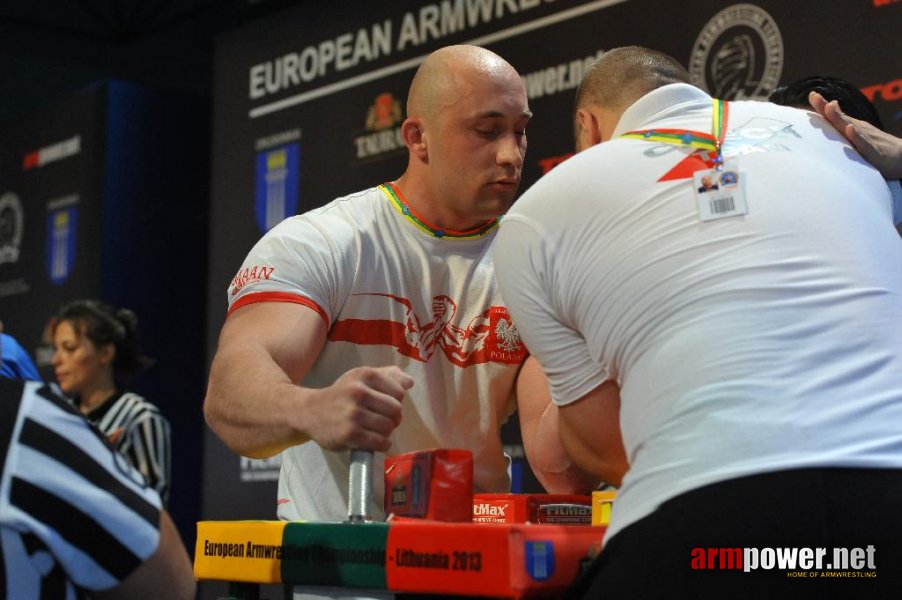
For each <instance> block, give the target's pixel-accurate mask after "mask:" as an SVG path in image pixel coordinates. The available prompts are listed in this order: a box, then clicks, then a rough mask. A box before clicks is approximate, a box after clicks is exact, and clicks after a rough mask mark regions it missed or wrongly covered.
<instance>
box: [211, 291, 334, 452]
mask: <svg viewBox="0 0 902 600" xmlns="http://www.w3.org/2000/svg"><path fill="white" fill-rule="evenodd" d="M326 331H327V330H326V324H325V321H324V320H323V319H322V317H321V316H320V314H319V313H318V312H317V311H315V310H313V309H311V308H309V307H307V306H305V305H302V304H296V303H292V302H260V303H253V304H248V305H246V306H242V307H241V308H238V309H237V310H235V311H234V312H232V314H231V315H229V317H228V319H226V323H225V325H224V326H223V328H222V334H221V335H220V338H219V347H218V349H217V350H216V356H214V357H213V365H212V366H211V368H210V380H209V383H208V385H207V395H206V399H205V401H204V416H205V418H206V421H207V424H208V425H209V426H210V427H211V428H212V429H213V431H215V432H216V433H217V435H219V437H220V438H221V439H222V440H223V441H224V442H225V443H226V444H227V445H228V446H229V447H230V448H232V450H234V451H235V452H238V453H239V454H242V455H244V456H251V457H254V458H264V457H267V456H272V455H273V454H275V453H277V452H280V451H281V450H284V449H285V448H287V447H289V446H294V445H297V444H300V443H303V442H305V441H307V440H308V439H310V436H309V432H307V431H306V429H304V427H303V423H301V421H302V419H301V418H300V416H299V413H298V407H299V401H300V395H301V394H302V393H303V392H302V388H301V387H300V386H298V385H297V384H298V383H300V382H301V380H302V379H303V378H304V375H306V374H307V372H308V371H309V370H310V368H311V366H312V365H313V363H314V361H315V360H316V358H317V356H318V355H319V353H320V351H321V350H322V347H323V344H324V343H325V339H326Z"/></svg>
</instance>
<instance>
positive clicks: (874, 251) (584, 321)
mask: <svg viewBox="0 0 902 600" xmlns="http://www.w3.org/2000/svg"><path fill="white" fill-rule="evenodd" d="M711 102H712V101H711V98H710V97H709V96H708V95H706V94H705V93H704V92H702V91H700V90H698V89H697V88H694V87H692V86H689V85H684V84H674V85H669V86H665V87H663V88H660V89H658V90H656V91H654V92H652V93H649V94H647V95H646V96H644V97H643V98H641V99H640V100H639V101H638V102H636V103H635V104H634V105H632V106H631V107H630V108H629V109H628V110H627V111H626V112H625V113H624V115H623V116H622V118H621V120H620V122H619V123H618V126H617V129H616V131H615V133H614V137H613V139H612V141H610V142H607V143H603V144H600V145H598V146H595V147H593V148H591V149H588V150H586V151H585V152H582V153H580V154H578V155H576V156H574V157H573V158H571V159H570V160H568V161H566V162H565V163H563V164H561V165H559V166H557V167H555V169H554V170H553V171H551V172H550V173H549V174H548V175H546V176H545V177H544V178H542V179H541V180H540V181H539V182H538V183H536V184H535V185H534V186H533V187H532V188H531V189H529V190H527V192H526V193H525V194H524V195H523V196H522V197H521V198H520V199H519V200H518V201H517V203H516V204H515V205H514V207H513V208H512V209H511V211H510V212H509V213H508V215H507V216H506V217H505V219H504V222H503V224H502V226H501V232H500V233H499V236H498V242H497V245H496V253H495V268H496V272H497V274H498V278H499V282H500V284H501V286H502V290H503V293H504V296H505V298H507V300H508V307H509V308H510V310H511V314H512V316H513V317H514V319H515V320H516V322H517V324H518V326H519V327H520V332H521V334H522V336H523V339H524V341H525V342H526V344H527V346H528V347H529V348H530V351H531V352H532V354H533V355H534V356H536V357H537V358H538V359H539V361H540V362H541V364H542V366H543V367H544V368H545V370H546V372H547V373H548V375H549V378H550V382H551V387H552V394H553V396H554V400H555V402H556V403H558V404H559V405H566V404H568V403H571V402H573V401H575V400H577V399H579V398H581V397H582V396H584V395H585V394H586V393H588V392H590V391H592V390H593V389H595V388H596V387H597V386H598V385H600V384H601V383H602V382H604V381H605V380H607V379H612V380H614V381H616V382H617V383H618V384H619V386H620V393H621V403H622V404H621V413H620V424H621V428H622V432H623V438H624V444H625V447H626V451H627V455H628V458H629V461H630V465H631V468H630V470H629V472H628V473H627V474H626V477H625V478H624V481H623V485H622V487H621V489H620V492H619V495H618V499H617V502H616V503H615V507H614V512H613V515H612V518H611V527H610V529H609V535H611V536H613V535H614V534H616V533H617V532H618V531H620V530H621V529H622V528H623V527H625V526H626V525H629V524H630V523H632V522H634V521H636V520H638V519H641V518H642V517H644V516H646V515H648V514H649V513H651V512H652V511H654V510H655V509H656V508H657V507H658V506H659V505H660V504H661V503H662V502H664V501H665V500H667V499H669V498H673V497H674V496H676V495H678V494H680V493H682V492H685V491H688V490H691V489H694V488H698V487H700V486H703V485H706V484H710V483H714V482H718V481H723V480H726V479H731V478H735V477H741V476H746V475H751V474H755V473H763V472H767V471H775V470H780V469H787V468H796V467H814V466H847V467H896V468H898V467H902V427H900V423H902V241H900V239H899V235H898V233H897V232H896V230H895V229H894V228H893V226H892V223H893V220H892V209H891V204H892V203H891V196H890V192H889V190H888V189H887V185H886V183H885V182H884V181H883V179H882V178H881V177H880V176H879V174H878V173H877V172H876V171H875V170H874V169H872V168H871V167H870V166H869V165H867V164H866V163H865V162H864V161H863V160H862V159H861V158H860V157H859V156H858V154H857V153H855V152H854V151H853V150H852V149H851V147H850V146H848V145H847V144H845V143H843V142H841V141H840V138H839V135H838V134H837V133H836V132H835V131H834V130H833V128H832V127H830V125H829V124H827V123H826V121H824V120H822V119H821V118H820V117H817V116H815V115H814V114H813V113H806V112H804V111H800V110H798V109H793V108H786V107H779V106H775V105H772V104H767V103H759V102H731V103H730V104H729V117H728V119H729V120H728V133H727V137H726V143H725V155H726V158H727V159H728V160H729V159H730V158H731V157H732V158H734V159H736V157H738V165H739V171H740V172H741V181H744V184H743V185H744V190H745V195H746V198H747V200H748V214H746V215H744V216H734V217H731V218H726V219H721V220H714V221H708V222H702V221H701V220H700V216H699V209H698V204H697V203H698V198H697V196H701V194H698V195H697V193H696V187H697V186H696V185H695V183H694V181H693V179H692V178H691V174H688V171H687V169H686V167H687V164H688V161H690V160H691V159H688V158H687V157H688V156H689V155H690V154H691V152H692V150H691V149H683V148H681V147H677V146H673V145H669V144H662V143H652V142H647V141H643V140H639V139H626V138H619V136H620V135H622V134H623V133H625V132H627V131H632V130H648V129H654V128H657V129H658V130H660V129H667V128H675V129H690V130H696V131H701V132H704V133H710V132H711V130H712V124H711V112H712V108H711Z"/></svg>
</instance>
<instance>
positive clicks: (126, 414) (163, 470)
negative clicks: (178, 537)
mask: <svg viewBox="0 0 902 600" xmlns="http://www.w3.org/2000/svg"><path fill="white" fill-rule="evenodd" d="M117 393H118V394H119V395H118V397H115V396H114V398H115V399H111V400H108V401H106V402H104V403H103V404H102V405H101V406H99V407H98V408H96V409H95V410H92V411H91V412H89V413H88V414H87V415H85V416H86V417H87V419H88V421H90V422H91V423H94V424H95V425H96V426H97V428H98V429H99V430H100V431H101V432H103V433H104V434H105V435H106V436H107V437H109V436H110V435H112V434H113V433H114V432H116V431H117V430H119V429H121V430H122V433H121V435H119V437H118V439H117V440H116V442H115V443H114V444H113V445H114V446H115V447H116V450H118V451H119V453H120V454H122V455H123V456H125V458H127V459H128V462H129V463H130V464H131V465H132V466H133V467H134V468H136V469H138V471H140V472H141V474H142V475H144V478H145V479H146V480H147V484H148V485H150V487H152V488H154V489H155V490H157V492H159V493H160V496H162V498H163V502H164V503H165V502H166V501H167V500H168V499H169V485H170V481H171V479H172V476H171V472H172V449H171V441H170V440H171V435H170V428H169V421H167V420H166V417H164V416H163V415H162V413H160V409H159V408H157V407H156V406H155V405H153V404H151V403H150V402H148V401H147V400H145V399H144V398H143V397H141V396H139V395H138V394H134V393H132V392H125V393H120V392H117Z"/></svg>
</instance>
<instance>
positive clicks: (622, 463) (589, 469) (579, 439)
mask: <svg viewBox="0 0 902 600" xmlns="http://www.w3.org/2000/svg"><path fill="white" fill-rule="evenodd" d="M560 431H561V440H562V442H563V445H564V448H565V450H566V452H567V455H568V456H569V457H570V458H571V459H572V460H573V462H574V464H575V465H577V466H578V467H579V468H581V469H583V470H584V471H585V472H586V473H590V474H591V475H593V476H595V477H597V478H598V479H599V480H601V481H604V482H605V483H609V484H611V485H614V486H618V487H619V486H620V484H621V482H622V480H623V476H624V475H625V474H626V472H627V470H628V469H629V462H628V461H627V458H626V451H625V450H624V449H623V440H622V438H621V437H620V435H619V430H618V431H617V434H616V435H606V433H605V432H603V431H602V430H601V428H600V429H599V437H598V440H597V443H594V444H589V443H587V442H586V437H585V435H582V433H584V432H581V431H580V429H578V428H574V427H573V425H572V423H569V422H568V421H566V420H562V422H561V428H560Z"/></svg>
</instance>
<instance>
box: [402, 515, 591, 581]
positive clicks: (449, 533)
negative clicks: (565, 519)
mask: <svg viewBox="0 0 902 600" xmlns="http://www.w3.org/2000/svg"><path fill="white" fill-rule="evenodd" d="M604 531H605V528H603V527H593V526H588V525H586V526H564V525H477V524H464V523H434V522H427V521H418V520H410V519H403V520H400V521H396V522H393V523H392V525H391V527H390V528H389V533H388V544H387V547H386V556H385V561H386V582H387V587H388V589H391V590H394V591H398V592H419V593H441V594H460V595H463V596H480V597H486V596H487V597H494V598H557V597H560V595H561V593H562V592H563V591H564V590H566V589H567V587H569V585H570V584H571V583H572V582H573V581H574V579H576V576H577V575H578V574H579V573H580V571H581V569H582V567H583V566H584V565H585V564H587V563H588V562H589V561H591V560H592V559H593V558H594V557H595V556H596V555H597V554H598V552H599V550H600V548H601V542H602V538H603V536H604Z"/></svg>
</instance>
